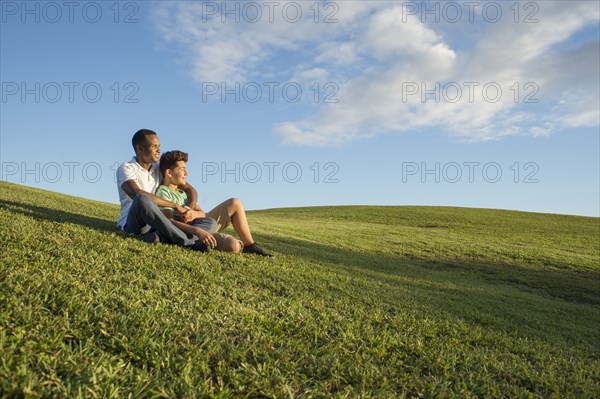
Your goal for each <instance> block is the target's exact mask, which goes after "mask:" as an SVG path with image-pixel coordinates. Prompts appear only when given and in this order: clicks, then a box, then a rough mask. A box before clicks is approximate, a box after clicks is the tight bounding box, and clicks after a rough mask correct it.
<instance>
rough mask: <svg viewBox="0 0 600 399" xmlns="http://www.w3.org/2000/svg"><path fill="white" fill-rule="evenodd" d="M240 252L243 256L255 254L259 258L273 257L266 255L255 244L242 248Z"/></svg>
mask: <svg viewBox="0 0 600 399" xmlns="http://www.w3.org/2000/svg"><path fill="white" fill-rule="evenodd" d="M242 252H243V253H245V254H255V255H260V256H266V257H267V258H274V256H273V255H271V254H269V253H266V252H265V251H264V250H263V249H262V248H261V247H259V246H258V244H257V243H253V244H252V245H250V246H248V247H244V249H243V250H242Z"/></svg>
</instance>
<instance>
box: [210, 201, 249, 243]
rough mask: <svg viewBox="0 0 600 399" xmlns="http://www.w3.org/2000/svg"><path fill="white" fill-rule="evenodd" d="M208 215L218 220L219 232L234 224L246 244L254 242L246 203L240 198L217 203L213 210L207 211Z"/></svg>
mask: <svg viewBox="0 0 600 399" xmlns="http://www.w3.org/2000/svg"><path fill="white" fill-rule="evenodd" d="M206 216H208V217H211V218H213V219H215V220H216V221H217V225H218V228H217V232H219V231H221V230H223V229H224V228H225V227H227V226H229V225H230V224H232V225H233V228H234V229H235V231H236V233H238V235H239V236H240V240H242V242H243V243H244V245H250V244H252V243H254V239H253V238H252V234H250V226H248V219H247V218H246V211H245V210H244V205H243V204H242V201H240V200H239V199H237V198H230V199H228V200H227V201H225V202H223V203H221V204H219V205H217V206H216V207H215V208H214V209H212V210H211V211H209V212H207V213H206Z"/></svg>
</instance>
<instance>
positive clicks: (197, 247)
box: [185, 241, 210, 252]
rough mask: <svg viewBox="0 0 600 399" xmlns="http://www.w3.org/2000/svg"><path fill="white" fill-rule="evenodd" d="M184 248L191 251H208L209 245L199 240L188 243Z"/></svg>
mask: <svg viewBox="0 0 600 399" xmlns="http://www.w3.org/2000/svg"><path fill="white" fill-rule="evenodd" d="M185 248H187V249H191V250H192V251H198V252H208V251H210V247H209V246H208V244H205V243H203V242H200V241H196V242H194V243H193V244H192V245H188V246H187V247H185Z"/></svg>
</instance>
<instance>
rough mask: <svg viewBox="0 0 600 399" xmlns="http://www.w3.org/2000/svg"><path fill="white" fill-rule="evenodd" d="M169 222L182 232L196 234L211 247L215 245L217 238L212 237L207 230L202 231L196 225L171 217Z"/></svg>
mask: <svg viewBox="0 0 600 399" xmlns="http://www.w3.org/2000/svg"><path fill="white" fill-rule="evenodd" d="M171 223H173V225H174V226H175V227H177V228H178V229H179V230H181V231H183V232H184V233H187V234H193V235H195V236H197V237H198V238H199V239H200V241H202V242H204V243H206V244H208V245H210V247H211V248H214V247H216V246H217V240H215V237H213V236H212V234H210V233H209V232H207V231H204V230H202V229H200V228H198V227H196V226H192V225H191V224H186V223H183V222H179V221H177V220H173V219H171Z"/></svg>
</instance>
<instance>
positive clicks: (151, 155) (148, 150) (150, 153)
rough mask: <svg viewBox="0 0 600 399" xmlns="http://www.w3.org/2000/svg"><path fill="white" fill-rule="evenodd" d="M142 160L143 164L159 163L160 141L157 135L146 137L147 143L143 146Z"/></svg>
mask: <svg viewBox="0 0 600 399" xmlns="http://www.w3.org/2000/svg"><path fill="white" fill-rule="evenodd" d="M139 155H140V158H142V159H138V161H141V162H158V160H159V158H160V140H159V139H158V136H157V135H155V134H151V135H149V136H146V142H145V143H144V144H143V145H142V146H141V149H140V154H139Z"/></svg>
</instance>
